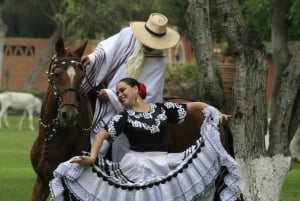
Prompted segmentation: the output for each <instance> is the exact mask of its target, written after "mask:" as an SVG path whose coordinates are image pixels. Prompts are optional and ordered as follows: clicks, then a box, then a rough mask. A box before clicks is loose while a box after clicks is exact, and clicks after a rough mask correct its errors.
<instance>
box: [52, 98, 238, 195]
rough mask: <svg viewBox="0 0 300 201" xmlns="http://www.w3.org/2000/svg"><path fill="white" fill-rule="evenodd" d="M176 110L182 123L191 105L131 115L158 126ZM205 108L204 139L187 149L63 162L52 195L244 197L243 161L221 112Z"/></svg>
mask: <svg viewBox="0 0 300 201" xmlns="http://www.w3.org/2000/svg"><path fill="white" fill-rule="evenodd" d="M161 106H162V107H161ZM151 111H152V112H151ZM157 111H159V112H157ZM170 111H171V113H170ZM174 111H177V112H178V116H177V118H178V122H180V121H182V120H183V119H184V117H185V113H186V110H185V107H184V106H183V105H181V104H174V103H164V104H163V105H159V104H151V110H150V112H149V113H147V114H146V115H145V114H143V115H141V116H139V115H140V114H139V115H137V114H135V113H132V111H131V112H130V111H129V112H128V113H127V114H126V119H127V120H129V119H130V120H129V122H131V123H129V124H130V125H131V126H136V127H139V128H141V126H142V127H143V128H146V127H148V126H149V125H147V124H145V125H140V124H139V123H137V122H138V121H135V120H137V119H139V120H140V118H149V117H150V118H153V116H155V117H154V119H155V121H154V122H156V123H155V124H156V125H160V126H161V125H162V124H164V123H163V122H164V121H166V120H167V119H168V115H169V114H172V116H174V113H173V112H174ZM203 112H204V113H205V116H206V118H205V121H204V122H203V124H202V127H201V130H200V132H201V137H199V139H198V140H197V141H196V142H195V145H193V146H191V147H189V148H188V149H186V150H185V151H184V152H180V153H167V152H165V151H154V152H153V151H151V152H150V151H143V152H141V151H133V150H131V151H129V152H128V153H126V154H125V155H124V157H123V159H122V160H121V161H120V162H118V163H115V162H111V161H109V160H106V159H103V158H102V157H99V158H98V160H97V162H96V163H95V164H94V165H92V166H89V167H84V166H80V165H78V164H74V163H70V162H69V161H66V162H64V163H61V164H60V165H59V166H58V167H57V169H56V170H55V171H54V179H53V180H52V181H51V182H50V191H51V199H52V200H68V199H69V198H73V199H74V200H84V201H192V200H202V201H203V200H205V201H209V200H211V201H213V200H221V201H235V200H236V199H237V198H238V197H239V195H240V189H239V182H240V178H239V172H238V164H237V163H236V161H235V160H234V159H233V158H232V157H231V156H230V155H229V154H228V153H227V152H226V150H225V149H224V148H223V146H222V144H221V141H220V136H219V131H218V123H219V116H218V112H217V110H216V109H215V108H213V107H207V108H205V109H204V110H203ZM120 118H121V119H122V115H121V116H118V115H117V116H116V118H115V119H114V120H112V122H113V121H115V122H117V121H119V119H120ZM134 118H137V119H134ZM109 125H111V126H112V125H114V123H111V124H108V131H109V132H110V135H111V138H112V139H114V138H115V137H116V135H117V133H118V132H116V127H111V128H110V126H109ZM120 125H123V124H120ZM117 127H118V126H117ZM121 127H122V126H121ZM122 128H123V127H122ZM158 128H159V126H158V127H155V126H153V125H152V126H151V128H150V130H151V131H152V135H155V130H157V129H158ZM129 141H130V139H129ZM131 145H132V144H131ZM67 197H68V199H67Z"/></svg>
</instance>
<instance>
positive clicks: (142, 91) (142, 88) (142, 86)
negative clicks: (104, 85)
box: [119, 77, 147, 99]
mask: <svg viewBox="0 0 300 201" xmlns="http://www.w3.org/2000/svg"><path fill="white" fill-rule="evenodd" d="M119 82H125V83H126V84H128V85H129V86H131V87H135V86H137V87H138V89H139V94H140V96H141V98H142V99H145V98H146V95H147V93H146V86H145V84H144V83H141V82H138V81H137V80H136V79H134V78H131V77H125V78H123V79H121V80H120V81H119Z"/></svg>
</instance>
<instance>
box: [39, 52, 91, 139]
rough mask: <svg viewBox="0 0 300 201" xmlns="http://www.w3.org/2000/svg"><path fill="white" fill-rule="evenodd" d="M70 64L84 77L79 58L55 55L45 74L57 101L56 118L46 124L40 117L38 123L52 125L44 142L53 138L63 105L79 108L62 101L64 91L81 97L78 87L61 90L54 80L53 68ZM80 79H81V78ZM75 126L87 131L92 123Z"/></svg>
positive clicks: (48, 126)
mask: <svg viewBox="0 0 300 201" xmlns="http://www.w3.org/2000/svg"><path fill="white" fill-rule="evenodd" d="M72 64H76V65H77V66H78V67H79V69H80V70H81V71H82V73H83V74H84V77H85V68H84V67H83V65H82V63H81V62H80V60H78V59H77V58H73V57H68V58H60V59H58V58H57V57H56V55H54V56H53V57H52V60H51V62H50V65H49V68H48V71H47V74H48V83H49V86H50V87H51V89H52V92H53V95H54V97H55V100H56V103H57V106H58V107H57V108H58V109H57V116H56V118H54V119H53V120H52V121H50V123H48V124H46V123H43V121H42V119H41V118H40V125H41V126H42V127H44V128H50V127H52V131H51V132H50V133H49V134H48V135H47V136H46V138H45V139H44V141H45V142H46V143H48V142H50V141H51V139H52V138H53V136H54V135H55V134H56V133H57V130H58V127H59V126H58V121H59V118H60V113H61V112H60V111H61V109H62V108H63V107H64V106H67V105H69V106H72V107H75V108H79V105H76V104H72V103H63V99H62V94H63V93H66V92H67V91H74V92H75V93H76V94H77V97H78V99H79V100H81V99H82V97H83V96H84V95H83V93H82V92H81V91H80V89H77V88H74V87H69V88H65V89H63V90H60V91H59V90H58V89H57V87H56V82H55V73H54V70H55V69H57V68H63V69H67V68H68V66H70V65H72ZM81 81H82V80H81ZM77 126H79V128H80V129H81V130H82V131H84V132H89V131H91V130H92V128H93V125H92V126H90V127H88V128H83V127H81V126H80V125H78V124H77Z"/></svg>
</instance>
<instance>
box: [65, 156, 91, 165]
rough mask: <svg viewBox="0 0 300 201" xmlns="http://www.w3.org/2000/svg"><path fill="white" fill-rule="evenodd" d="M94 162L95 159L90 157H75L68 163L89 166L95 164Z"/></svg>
mask: <svg viewBox="0 0 300 201" xmlns="http://www.w3.org/2000/svg"><path fill="white" fill-rule="evenodd" d="M95 161H96V157H92V156H76V157H74V158H72V160H71V161H70V163H78V164H79V165H83V166H89V165H91V164H93V163H95Z"/></svg>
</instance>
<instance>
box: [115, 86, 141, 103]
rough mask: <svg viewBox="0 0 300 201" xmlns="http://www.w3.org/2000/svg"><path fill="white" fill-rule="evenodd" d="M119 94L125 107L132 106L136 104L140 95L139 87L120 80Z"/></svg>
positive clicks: (117, 88) (117, 89)
mask: <svg viewBox="0 0 300 201" xmlns="http://www.w3.org/2000/svg"><path fill="white" fill-rule="evenodd" d="M116 91H117V96H118V98H119V101H120V102H121V104H122V105H124V106H125V107H132V106H133V105H134V104H136V98H137V96H138V87H137V86H134V87H131V86H129V85H128V84H126V83H125V82H119V83H118V84H117V87H116Z"/></svg>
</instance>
